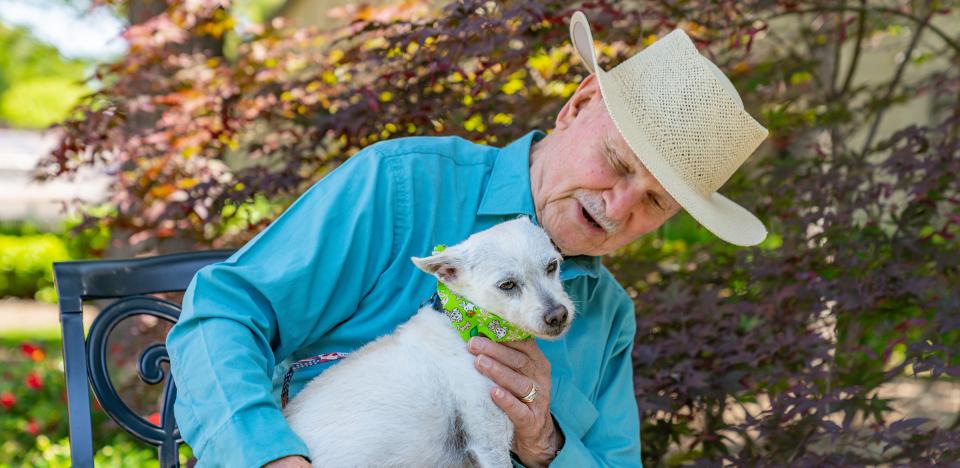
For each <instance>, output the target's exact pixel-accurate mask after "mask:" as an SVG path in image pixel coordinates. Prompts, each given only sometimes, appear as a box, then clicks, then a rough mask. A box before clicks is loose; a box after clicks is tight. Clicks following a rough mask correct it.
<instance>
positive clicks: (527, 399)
mask: <svg viewBox="0 0 960 468" xmlns="http://www.w3.org/2000/svg"><path fill="white" fill-rule="evenodd" d="M536 399H537V384H533V386H532V387H530V393H527V394H526V395H525V396H523V397H521V398H520V401H522V402H524V403H533V400H536Z"/></svg>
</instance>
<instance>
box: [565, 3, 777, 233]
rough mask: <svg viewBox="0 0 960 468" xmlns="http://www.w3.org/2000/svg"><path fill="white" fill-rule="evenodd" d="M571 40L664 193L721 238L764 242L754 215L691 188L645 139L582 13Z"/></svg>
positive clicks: (762, 229) (762, 230) (615, 120)
mask: <svg viewBox="0 0 960 468" xmlns="http://www.w3.org/2000/svg"><path fill="white" fill-rule="evenodd" d="M570 37H571V40H572V42H573V44H574V49H576V51H577V54H578V55H579V56H580V59H581V60H582V61H583V62H584V64H585V65H586V66H587V68H588V69H590V71H591V72H592V73H594V75H596V77H597V82H598V84H599V87H600V92H601V94H602V97H603V103H604V105H605V106H606V108H607V112H608V113H609V114H610V118H611V120H613V123H614V125H615V126H616V127H617V130H618V131H619V132H620V135H621V136H622V137H623V139H624V140H625V141H626V142H627V145H628V146H630V149H631V150H633V153H634V155H636V157H637V158H638V159H639V160H640V162H642V163H643V164H644V166H646V168H647V170H648V171H650V174H652V175H653V177H654V178H656V179H657V181H658V182H660V185H662V186H663V188H664V190H666V191H667V193H669V194H670V195H671V196H672V197H673V198H674V199H675V200H676V201H677V203H679V204H680V206H682V207H683V209H685V210H687V212H688V213H690V216H692V217H693V218H694V219H696V220H697V222H699V223H700V224H701V225H703V227H705V228H706V229H707V230H709V231H710V232H712V233H713V234H715V235H716V236H717V237H719V238H720V239H723V240H724V241H726V242H729V243H731V244H735V245H739V246H744V247H748V246H753V245H757V244H759V243H761V242H763V240H764V239H765V238H766V237H767V229H766V228H765V227H764V226H763V223H762V222H761V221H760V220H759V219H758V218H757V217H756V216H755V215H754V214H753V213H751V212H749V211H747V209H745V208H743V207H742V206H740V205H738V204H737V203H735V202H733V201H732V200H730V199H729V198H727V197H725V196H723V195H721V194H719V193H717V192H712V193H709V194H706V195H705V194H703V193H700V192H698V191H697V190H695V189H693V188H692V187H690V186H689V185H688V184H687V183H686V182H685V181H684V180H683V178H681V177H680V176H679V175H678V174H677V173H676V171H674V170H673V168H672V167H670V164H669V163H668V162H667V160H666V158H665V157H664V155H662V154H660V152H659V151H658V150H657V149H656V147H655V146H654V145H652V144H650V143H649V142H648V141H647V139H646V138H645V137H644V136H643V135H644V134H643V131H642V129H641V128H639V125H637V123H636V122H635V121H634V119H633V116H632V115H631V114H630V111H629V110H628V109H627V107H626V104H625V103H627V102H629V101H628V100H627V99H626V98H625V97H624V96H623V95H622V93H621V92H620V88H619V86H618V85H617V83H616V82H615V80H613V79H611V78H610V77H609V75H608V74H607V73H606V72H605V71H604V70H603V69H602V68H600V66H599V64H598V63H597V59H596V55H595V52H594V48H593V36H592V34H591V33H590V26H589V24H588V23H587V20H586V17H585V16H584V15H583V13H581V12H579V11H578V12H576V13H574V15H573V18H572V19H571V21H570ZM691 46H692V44H691Z"/></svg>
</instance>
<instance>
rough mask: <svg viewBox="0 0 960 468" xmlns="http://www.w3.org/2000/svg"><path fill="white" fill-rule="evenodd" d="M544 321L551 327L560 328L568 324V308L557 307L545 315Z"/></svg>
mask: <svg viewBox="0 0 960 468" xmlns="http://www.w3.org/2000/svg"><path fill="white" fill-rule="evenodd" d="M543 321H544V322H546V323H547V325H550V326H551V327H559V326H561V325H563V324H564V323H566V322H567V308H566V307H565V306H563V305H559V304H558V305H555V306H553V307H551V308H550V310H548V311H547V313H546V314H543Z"/></svg>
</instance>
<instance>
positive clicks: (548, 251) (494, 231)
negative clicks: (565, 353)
mask: <svg viewBox="0 0 960 468" xmlns="http://www.w3.org/2000/svg"><path fill="white" fill-rule="evenodd" d="M411 260H413V263H414V264H415V265H416V266H417V268H420V269H421V270H423V271H425V272H427V273H429V274H431V275H434V276H436V277H437V279H439V280H440V281H442V282H443V283H444V284H446V285H447V286H448V287H449V288H450V290H452V291H453V292H455V293H457V294H459V295H461V296H463V297H465V298H467V299H469V300H470V301H471V302H473V303H474V304H476V305H478V306H480V307H482V308H484V309H486V310H489V311H491V312H493V313H495V314H497V315H499V316H501V317H503V318H505V319H507V320H509V321H510V322H513V323H514V324H515V325H517V326H518V327H520V328H522V329H524V330H526V331H527V332H530V333H531V334H532V335H534V336H537V337H540V338H548V339H549V338H556V337H558V336H560V335H561V334H563V333H564V332H565V331H567V329H568V328H570V322H571V321H572V320H573V315H574V307H573V302H572V301H571V300H570V298H569V297H568V296H567V294H566V293H565V292H564V290H563V284H562V283H561V282H560V262H561V261H562V260H563V258H562V257H561V256H560V253H559V252H557V249H556V248H555V247H554V246H553V244H552V243H551V242H550V238H549V237H547V234H546V233H545V232H544V231H543V230H542V229H540V228H539V227H537V226H534V225H533V223H531V222H530V220H529V219H527V218H518V219H515V220H512V221H508V222H505V223H501V224H498V225H496V226H494V227H492V228H490V229H487V230H485V231H481V232H478V233H476V234H474V235H472V236H470V237H469V238H468V239H467V240H465V241H463V242H461V243H459V244H457V245H454V246H452V247H448V248H447V249H445V250H443V251H442V252H439V253H437V254H436V255H432V256H430V257H425V258H418V257H413V258H412V259H411Z"/></svg>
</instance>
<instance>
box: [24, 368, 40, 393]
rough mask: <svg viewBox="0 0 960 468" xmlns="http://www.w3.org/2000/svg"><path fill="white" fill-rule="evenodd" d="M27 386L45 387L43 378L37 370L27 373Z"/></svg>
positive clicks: (36, 388)
mask: <svg viewBox="0 0 960 468" xmlns="http://www.w3.org/2000/svg"><path fill="white" fill-rule="evenodd" d="M27 386H28V387H30V388H32V389H34V390H40V389H41V388H43V379H42V378H41V377H40V374H38V373H36V372H31V373H29V374H27Z"/></svg>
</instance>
